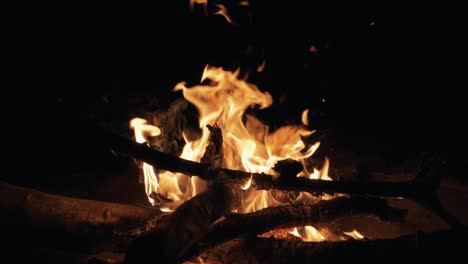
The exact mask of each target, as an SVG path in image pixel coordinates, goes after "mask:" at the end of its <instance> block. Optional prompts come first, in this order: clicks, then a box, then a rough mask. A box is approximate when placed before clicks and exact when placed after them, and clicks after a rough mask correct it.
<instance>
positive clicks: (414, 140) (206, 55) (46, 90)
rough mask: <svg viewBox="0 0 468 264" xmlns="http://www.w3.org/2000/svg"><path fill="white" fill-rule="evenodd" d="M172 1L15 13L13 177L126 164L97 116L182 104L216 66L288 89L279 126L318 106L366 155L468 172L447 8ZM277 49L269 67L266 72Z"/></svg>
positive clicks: (274, 114) (327, 123)
mask: <svg viewBox="0 0 468 264" xmlns="http://www.w3.org/2000/svg"><path fill="white" fill-rule="evenodd" d="M168 2H174V3H165V4H159V3H158V4H154V5H151V6H128V5H122V6H117V5H109V6H97V5H91V6H51V7H50V8H49V7H44V6H42V7H41V10H40V11H38V10H34V8H33V10H29V11H28V12H31V15H29V13H27V14H26V15H25V16H24V17H26V18H27V19H22V17H21V18H16V19H13V20H11V22H10V24H9V25H10V26H9V29H10V30H11V33H12V37H10V38H9V39H8V42H9V43H11V44H12V45H11V47H10V48H9V50H8V53H9V55H10V56H11V57H12V58H13V60H12V63H11V67H10V68H11V69H13V71H14V72H15V74H14V75H13V76H14V79H15V80H14V82H13V84H11V85H8V86H6V89H5V91H13V93H12V95H10V94H8V95H7V94H6V93H7V92H5V94H4V97H3V101H4V103H3V106H2V107H3V108H4V109H3V113H4V114H5V116H6V119H5V120H6V121H5V124H6V125H5V127H4V132H6V134H7V135H6V136H5V137H4V141H5V149H6V150H7V153H12V155H10V156H11V157H13V158H12V159H11V161H10V160H8V165H7V166H11V168H16V169H17V168H21V170H22V172H23V173H21V174H20V175H18V176H13V175H8V176H5V177H6V178H7V179H9V180H12V179H13V180H14V181H17V182H21V183H23V184H32V183H34V182H35V181H44V180H53V179H55V178H57V177H62V176H63V174H64V169H67V171H66V172H65V173H72V172H79V171H81V170H87V169H90V168H95V167H98V166H114V165H115V159H113V157H112V155H110V154H109V152H108V150H107V149H105V148H104V147H103V146H102V145H100V139H99V137H98V136H96V134H95V132H94V131H93V128H92V125H93V123H95V122H98V121H102V120H106V119H108V120H113V121H115V120H119V119H121V122H122V124H123V125H122V127H125V126H126V124H127V122H128V119H127V117H128V116H127V115H126V114H125V113H126V112H131V111H134V109H133V108H131V107H135V105H136V104H137V103H138V102H142V105H140V106H139V107H140V108H139V110H137V112H138V111H141V109H145V108H146V107H147V108H148V109H147V110H146V111H153V110H155V109H154V108H155V107H158V106H166V105H168V104H169V102H170V101H172V100H173V99H174V98H178V97H179V96H180V95H179V94H174V93H172V92H171V90H172V88H173V87H174V85H175V84H176V83H178V82H180V81H188V82H189V83H193V84H194V83H196V82H197V81H198V80H199V78H200V76H201V73H202V71H203V68H204V66H205V65H206V64H212V65H216V66H224V67H226V68H228V69H235V68H237V67H241V69H242V70H243V71H246V72H247V71H249V72H250V74H251V75H250V80H251V81H252V82H254V83H256V84H258V85H259V87H260V89H261V90H264V91H268V92H270V93H271V94H272V95H273V97H274V100H275V101H274V105H273V106H272V108H271V110H268V111H265V113H264V114H263V115H264V116H266V117H270V119H269V122H271V123H272V125H273V126H275V125H279V124H280V123H281V122H282V121H283V120H284V121H288V120H293V119H294V120H299V115H300V113H301V111H302V110H303V109H305V108H310V109H311V118H310V119H311V123H312V124H313V127H314V128H317V129H319V130H320V129H324V130H325V129H333V131H339V137H340V138H341V139H342V142H343V144H347V145H349V147H350V148H352V149H356V151H358V150H360V151H362V152H366V151H379V152H381V153H384V154H385V156H386V157H388V159H404V158H407V157H411V156H417V155H419V153H421V152H425V151H435V152H438V153H440V154H441V155H442V156H443V157H444V162H446V163H447V164H448V168H449V174H450V175H453V176H455V177H461V178H465V176H464V175H462V174H464V173H465V171H466V170H465V167H466V162H465V160H466V158H465V156H464V155H463V154H460V151H462V150H463V147H462V146H463V144H462V142H463V135H464V132H463V129H462V128H461V127H462V126H463V123H464V120H465V119H466V118H465V117H464V112H463V109H464V102H465V101H466V100H465V99H464V98H463V97H462V96H461V92H460V88H461V86H460V84H458V83H457V81H456V80H457V79H456V78H454V76H456V75H457V74H458V72H457V70H453V69H452V66H453V65H454V64H455V63H456V60H457V56H458V54H457V52H456V51H455V49H456V45H457V40H456V39H457V38H459V36H460V34H461V33H460V32H459V31H457V29H456V28H455V27H454V25H453V24H452V23H451V22H450V23H448V22H447V21H446V19H445V15H446V14H445V13H444V11H442V10H437V12H436V13H427V12H426V11H425V10H423V9H421V8H418V9H412V8H409V7H407V6H398V7H377V6H373V5H369V4H352V5H351V4H350V5H349V6H336V5H332V4H330V5H328V6H327V5H324V4H320V3H319V2H316V1H307V3H300V2H287V3H286V2H284V3H276V4H273V3H271V2H276V1H266V0H265V1H252V3H251V6H250V7H249V8H248V9H246V8H244V9H242V8H239V7H236V2H235V1H225V4H226V5H227V6H228V9H229V10H230V11H232V13H231V15H232V17H233V18H234V19H235V20H236V21H237V25H230V24H228V23H226V21H225V19H224V18H223V17H221V16H219V15H216V16H204V15H203V14H202V12H201V11H202V10H201V9H200V6H196V7H197V8H196V10H195V12H190V10H189V6H188V1H168ZM210 8H214V7H213V6H212V4H210ZM237 9H239V10H237ZM57 10H58V11H57ZM249 12H250V15H251V17H250V18H249V17H248V15H247V14H248V13H249ZM442 15H444V16H442ZM310 45H315V46H316V48H317V50H318V52H317V53H316V54H312V53H311V52H309V47H310ZM263 59H265V60H266V67H265V71H264V72H263V73H255V71H254V70H253V69H255V68H256V67H257V66H258V65H259V64H260V63H261V62H262V60H263ZM153 99H154V100H153ZM322 99H325V103H324V102H323V101H322ZM151 102H153V103H151ZM154 102H156V103H154ZM145 103H146V104H147V105H145ZM127 108H128V109H127ZM127 110H128V111H127ZM118 132H119V133H122V131H118ZM123 133H127V134H128V135H131V134H130V131H128V132H123ZM7 145H8V146H10V145H12V147H7Z"/></svg>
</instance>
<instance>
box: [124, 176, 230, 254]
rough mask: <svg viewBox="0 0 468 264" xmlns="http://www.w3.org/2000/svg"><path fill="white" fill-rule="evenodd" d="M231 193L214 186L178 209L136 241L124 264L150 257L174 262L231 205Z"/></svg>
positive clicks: (223, 188)
mask: <svg viewBox="0 0 468 264" xmlns="http://www.w3.org/2000/svg"><path fill="white" fill-rule="evenodd" d="M234 197H235V195H234V193H233V191H232V190H231V189H230V188H227V187H226V186H224V185H222V184H216V185H214V186H211V188H208V190H207V191H205V192H202V193H199V194H197V195H196V196H194V197H193V198H191V199H190V200H188V201H186V202H185V203H183V204H182V205H181V206H179V207H178V208H177V209H176V210H175V211H174V212H173V213H172V214H171V215H169V216H168V217H166V218H164V219H163V220H162V221H161V222H160V223H159V225H158V227H157V228H156V230H154V231H153V232H151V233H149V234H146V235H143V236H141V237H139V238H137V239H136V240H135V241H134V243H133V244H132V245H131V246H130V248H129V249H128V251H127V255H126V263H146V262H148V260H150V259H152V258H153V257H157V260H158V261H159V262H162V263H173V262H175V261H176V258H177V256H178V255H179V254H180V252H181V250H182V249H183V248H184V247H185V246H186V245H187V244H188V243H190V242H191V241H192V240H194V239H197V240H198V239H199V238H200V237H201V236H202V235H203V234H204V233H205V232H206V231H207V230H208V227H209V226H210V225H211V223H213V222H214V221H215V220H216V219H218V218H219V217H220V216H222V215H224V214H225V213H227V212H228V211H229V210H230V208H231V206H232V205H233V204H234V201H233V200H234Z"/></svg>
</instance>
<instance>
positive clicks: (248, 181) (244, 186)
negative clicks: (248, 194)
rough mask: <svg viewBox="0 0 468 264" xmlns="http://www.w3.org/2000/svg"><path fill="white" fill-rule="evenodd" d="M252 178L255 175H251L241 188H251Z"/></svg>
mask: <svg viewBox="0 0 468 264" xmlns="http://www.w3.org/2000/svg"><path fill="white" fill-rule="evenodd" d="M252 179H253V175H251V176H250V178H249V179H248V180H247V182H246V183H245V184H244V185H242V186H241V189H242V190H244V191H246V190H248V189H249V188H250V186H251V185H252Z"/></svg>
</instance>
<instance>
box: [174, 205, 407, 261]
mask: <svg viewBox="0 0 468 264" xmlns="http://www.w3.org/2000/svg"><path fill="white" fill-rule="evenodd" d="M358 214H374V215H376V216H377V217H379V218H380V219H382V220H402V219H403V218H404V216H405V215H406V210H404V209H397V208H392V207H389V206H388V205H387V203H386V201H385V200H383V199H380V198H371V197H351V198H347V197H339V198H336V199H333V200H329V201H321V202H318V203H316V204H307V205H296V206H279V207H268V208H265V209H262V210H259V211H256V212H254V213H248V214H238V213H232V214H229V215H227V216H226V217H225V219H224V220H223V221H219V222H217V223H215V224H213V225H212V226H211V227H210V229H209V230H208V232H207V233H206V234H205V235H204V236H203V238H202V239H201V240H200V241H197V242H195V243H193V244H191V245H188V246H187V247H186V248H185V250H184V251H183V252H182V253H181V255H180V256H179V257H180V260H183V259H187V258H190V257H193V256H196V255H198V254H199V253H200V252H202V251H203V250H206V249H207V248H211V247H214V246H216V245H218V244H220V243H222V242H225V241H228V240H231V239H233V238H236V237H239V236H243V235H247V234H248V235H258V234H262V233H265V232H267V231H270V230H274V229H280V228H289V227H296V226H305V225H312V224H317V223H329V222H332V221H333V220H335V219H337V218H340V217H345V216H350V215H358Z"/></svg>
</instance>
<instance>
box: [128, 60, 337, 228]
mask: <svg viewBox="0 0 468 264" xmlns="http://www.w3.org/2000/svg"><path fill="white" fill-rule="evenodd" d="M201 83H203V84H201V85H196V86H193V87H188V86H187V85H186V83H184V82H182V83H179V84H177V85H176V86H175V88H174V91H181V92H182V94H183V96H184V98H185V99H186V100H187V101H189V102H190V103H192V104H193V105H194V106H195V107H196V108H197V109H198V112H199V127H200V129H201V130H202V135H201V137H199V138H198V139H196V140H189V139H188V137H186V136H185V134H184V135H183V137H184V139H185V143H186V144H185V146H184V148H183V150H182V153H181V154H180V157H181V158H184V159H188V160H192V161H197V162H199V161H200V160H201V158H202V157H203V154H204V152H205V149H206V147H207V145H208V143H209V136H210V131H209V129H208V128H207V125H215V124H216V125H217V126H218V127H219V128H220V129H221V131H222V137H223V148H222V152H223V153H222V154H223V158H224V160H223V166H224V167H227V168H230V169H238V170H244V171H247V172H256V173H261V172H263V173H269V174H272V175H274V174H275V172H274V171H273V170H272V167H273V166H274V165H275V164H276V163H277V162H278V161H280V160H284V159H288V158H289V159H293V160H297V161H300V162H302V164H306V163H305V159H308V158H309V157H311V156H312V154H313V153H314V152H315V151H316V150H317V148H318V147H319V142H317V143H315V144H313V145H311V146H306V144H305V143H304V142H303V141H302V138H303V137H307V136H310V135H311V134H312V133H314V131H313V130H309V129H307V128H306V125H308V122H306V121H304V120H305V119H306V116H307V112H305V113H304V115H303V118H302V120H303V123H304V124H299V125H287V126H283V127H280V128H279V129H277V130H275V131H270V129H269V127H268V126H267V125H265V124H264V123H262V122H261V121H260V120H259V119H257V118H256V117H254V116H252V115H249V114H246V111H247V110H248V108H252V107H259V108H261V109H263V108H266V107H269V106H270V105H271V104H272V102H273V100H272V97H271V95H270V94H269V93H267V92H262V91H260V90H259V89H258V87H257V86H256V85H254V84H251V83H248V82H246V81H244V80H242V79H241V78H239V71H234V72H232V71H226V70H223V69H222V68H216V67H210V66H207V67H206V68H205V70H204V72H203V75H202V78H201ZM135 120H136V121H135ZM131 127H133V128H134V130H135V137H136V140H137V141H138V142H145V141H146V136H147V135H151V136H157V135H159V133H160V130H159V129H158V128H157V127H155V126H151V125H148V124H147V123H146V122H142V121H141V119H133V120H132V121H131ZM148 131H158V132H152V133H149V132H148ZM328 166H329V161H328V159H327V160H326V161H325V163H324V166H323V167H322V169H321V170H317V169H313V168H305V169H304V171H303V172H301V173H300V174H299V175H298V177H308V178H312V179H330V178H329V175H328ZM311 171H312V172H311ZM143 172H144V174H145V186H146V187H145V188H146V193H147V195H148V199H149V200H150V202H151V203H153V204H159V206H160V207H161V208H164V209H165V210H174V209H175V208H176V207H177V206H179V205H180V204H181V203H183V202H184V201H185V200H187V199H189V198H191V197H193V196H194V195H195V194H197V193H199V192H200V191H202V190H203V189H204V188H205V182H204V181H203V180H200V179H199V178H198V177H191V178H189V177H186V176H184V175H181V174H178V173H172V172H168V171H160V172H159V173H158V174H156V173H155V171H154V170H153V168H152V167H151V166H149V165H147V164H144V165H143ZM251 184H253V183H252V179H250V180H249V181H247V182H245V183H244V185H243V186H241V187H242V190H244V194H245V195H244V196H243V197H242V201H241V206H240V207H239V208H235V210H237V211H238V212H252V211H256V210H259V209H262V208H265V207H268V206H277V205H280V204H283V203H284V202H281V201H280V200H278V199H277V198H275V195H274V193H272V192H269V191H265V190H261V191H259V190H255V188H250V186H251ZM155 194H157V195H156V197H159V199H158V201H156V200H155V198H154V197H155ZM311 201H312V196H311V195H310V194H307V193H300V194H299V195H298V196H297V197H296V198H295V201H293V202H301V203H306V202H311ZM306 230H309V231H311V229H310V228H306Z"/></svg>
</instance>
